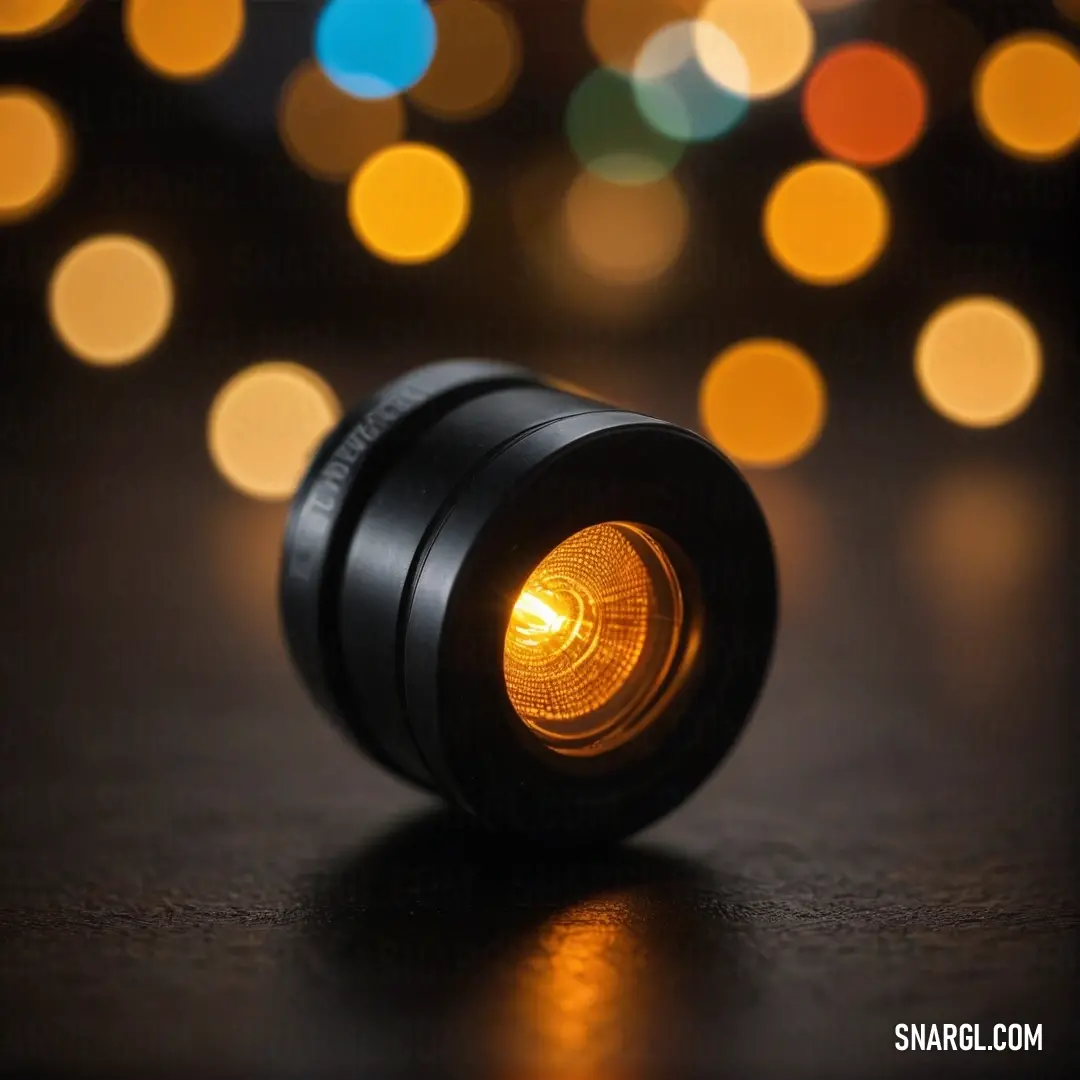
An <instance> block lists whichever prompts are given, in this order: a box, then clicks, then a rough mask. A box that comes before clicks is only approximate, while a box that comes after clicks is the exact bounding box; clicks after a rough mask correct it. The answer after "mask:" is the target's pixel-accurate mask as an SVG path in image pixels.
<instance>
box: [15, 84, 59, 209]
mask: <svg viewBox="0 0 1080 1080" xmlns="http://www.w3.org/2000/svg"><path fill="white" fill-rule="evenodd" d="M71 150H72V147H71V131H70V128H69V127H68V124H67V122H66V121H65V120H64V118H63V116H62V115H61V113H60V110H59V109H57V107H56V106H55V105H54V104H53V103H52V102H51V101H50V100H49V99H48V98H47V97H45V96H44V95H42V94H39V93H38V92H37V91H36V90H30V89H27V88H26V87H21V86H8V87H2V88H0V224H4V223H5V222H10V221H19V220H22V219H24V218H28V217H30V216H32V215H33V214H35V213H37V212H38V211H39V210H40V209H41V208H42V207H44V206H46V205H48V203H49V202H50V201H51V200H52V199H53V198H54V197H55V196H56V195H57V194H58V193H59V191H60V189H61V188H62V187H63V186H64V181H65V180H66V179H67V177H68V173H69V171H70V166H71Z"/></svg>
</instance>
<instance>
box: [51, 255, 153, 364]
mask: <svg viewBox="0 0 1080 1080" xmlns="http://www.w3.org/2000/svg"><path fill="white" fill-rule="evenodd" d="M173 302H174V300H173V284H172V277H171V276H170V274H169V268H168V267H167V266H166V265H165V261H164V259H162V257H161V256H160V255H159V254H158V253H157V252H156V251H155V250H154V249H153V248H152V247H150V245H149V244H146V243H144V242H143V241H142V240H138V239H136V238H135V237H133V236H124V235H120V234H107V235H103V236H95V237H92V238H90V239H89V240H84V241H83V242H82V243H81V244H78V245H76V246H75V247H74V248H72V249H71V251H69V252H68V253H67V254H66V255H65V256H64V257H63V258H62V259H61V260H60V262H59V263H58V264H57V266H56V269H55V270H54V271H53V274H52V278H51V280H50V282H49V295H48V309H49V319H50V321H51V322H52V325H53V329H54V330H55V331H56V334H57V336H58V337H59V338H60V340H61V342H63V344H64V346H65V347H66V348H67V350H68V351H69V352H70V353H72V354H73V355H74V356H76V357H77V358H78V359H80V360H83V361H85V362H86V363H88V364H95V365H98V366H101V367H115V366H118V365H120V364H128V363H131V362H132V361H133V360H138V359H139V358H140V357H141V356H145V355H146V353H148V352H150V350H151V349H153V348H154V347H155V346H156V345H157V344H158V342H159V341H160V340H161V338H162V337H163V336H164V334H165V331H166V330H167V329H168V326H169V322H170V321H171V319H172V313H173Z"/></svg>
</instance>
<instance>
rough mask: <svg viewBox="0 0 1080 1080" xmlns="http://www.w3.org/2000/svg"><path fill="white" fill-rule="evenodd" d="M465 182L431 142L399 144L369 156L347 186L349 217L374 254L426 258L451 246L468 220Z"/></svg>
mask: <svg viewBox="0 0 1080 1080" xmlns="http://www.w3.org/2000/svg"><path fill="white" fill-rule="evenodd" d="M469 212H470V194H469V182H468V180H467V179H466V178H465V174H464V173H463V172H462V171H461V168H460V167H459V166H458V164H457V162H455V161H454V159H453V158H451V157H449V156H448V155H447V154H445V153H443V152H442V151H441V150H438V149H436V148H435V147H434V146H427V145H425V144H423V143H399V144H397V145H396V146H391V147H388V148H387V149H385V150H380V151H379V153H377V154H375V155H373V156H372V157H370V158H368V160H367V161H366V162H365V163H364V164H363V165H362V166H361V168H360V171H359V172H357V174H356V176H355V177H353V181H352V183H351V185H350V186H349V221H350V223H351V225H352V228H353V231H354V232H355V233H356V235H357V237H358V238H359V240H360V241H361V243H363V244H364V246H365V247H366V248H367V249H368V250H369V251H371V252H372V253H373V254H375V255H378V256H379V257H380V258H382V259H385V260H386V261H387V262H394V263H424V262H430V261H431V260H433V259H437V258H438V257H439V256H440V255H444V254H445V253H446V252H447V251H449V250H450V249H451V248H452V247H453V246H454V245H455V244H456V243H457V242H458V240H459V239H460V237H461V234H462V233H463V232H464V231H465V227H466V226H467V225H468V222H469Z"/></svg>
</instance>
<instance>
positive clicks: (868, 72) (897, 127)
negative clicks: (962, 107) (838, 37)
mask: <svg viewBox="0 0 1080 1080" xmlns="http://www.w3.org/2000/svg"><path fill="white" fill-rule="evenodd" d="M928 110H929V95H928V93H927V90H926V83H925V81H924V80H923V77H922V75H921V74H920V72H919V70H918V68H917V67H916V66H915V65H914V64H913V63H912V62H911V61H910V60H909V59H908V58H907V57H906V56H904V55H903V54H902V53H899V52H897V51H896V50H895V49H890V48H889V47H888V46H887V45H881V44H879V43H878V42H873V41H856V42H852V43H850V44H847V45H841V46H840V47H839V48H837V49H834V50H833V51H832V52H831V53H829V54H828V56H826V57H825V58H824V59H823V60H822V61H821V62H820V63H819V64H818V65H817V67H816V68H815V69H814V71H813V72H812V73H811V75H810V78H809V79H807V81H806V86H805V88H804V90H803V119H804V120H805V122H806V127H807V130H808V131H809V132H810V136H811V137H812V138H813V140H814V142H816V143H817V144H818V146H819V147H821V149H822V150H823V151H824V152H825V153H826V154H828V155H830V156H831V157H836V158H841V159H842V160H844V161H850V162H852V163H853V164H856V165H864V166H871V167H873V166H879V165H887V164H888V163H889V162H892V161H896V160H897V159H898V158H901V157H903V156H904V155H905V154H907V153H909V152H910V151H911V150H912V148H913V147H914V146H915V144H916V143H917V142H918V141H919V137H920V136H921V135H922V133H923V131H924V130H925V128H926V118H927V113H928Z"/></svg>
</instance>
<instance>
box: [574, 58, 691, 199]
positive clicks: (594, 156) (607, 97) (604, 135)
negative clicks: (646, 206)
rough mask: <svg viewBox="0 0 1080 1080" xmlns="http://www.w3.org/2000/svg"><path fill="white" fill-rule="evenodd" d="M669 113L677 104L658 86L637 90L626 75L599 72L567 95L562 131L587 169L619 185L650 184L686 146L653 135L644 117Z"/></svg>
mask: <svg viewBox="0 0 1080 1080" xmlns="http://www.w3.org/2000/svg"><path fill="white" fill-rule="evenodd" d="M653 96H655V97H656V98H657V99H658V100H657V102H656V104H655V106H653V105H651V104H650V101H651V98H652V97H653ZM639 102H641V103H642V104H641V105H639ZM673 109H675V110H677V109H678V103H677V100H676V101H674V104H673V98H672V94H671V91H669V90H668V89H667V88H666V87H665V86H664V85H663V84H662V83H657V84H645V85H644V86H637V87H635V84H634V82H633V80H632V79H631V78H629V77H628V76H626V75H623V74H621V73H620V72H618V71H614V70H612V69H610V68H599V69H597V70H596V71H594V72H592V73H591V74H590V75H587V76H586V77H585V78H584V79H583V80H582V81H581V83H579V84H578V86H577V88H576V89H575V90H574V93H573V94H572V95H571V98H570V105H569V107H568V108H567V112H566V132H567V136H568V137H569V139H570V145H571V146H572V147H573V149H574V153H575V154H577V156H578V159H579V160H580V162H581V164H582V165H584V166H585V168H587V169H589V170H590V171H592V172H595V173H596V174H597V175H599V176H602V177H604V179H606V180H611V181H612V182H614V183H617V184H648V183H651V182H652V181H654V180H659V179H660V177H662V176H664V175H665V174H666V173H668V172H670V171H671V170H672V169H673V168H674V167H675V165H676V164H677V163H678V161H679V159H680V158H681V157H682V155H683V151H684V149H685V143H684V142H681V141H679V140H678V139H672V138H669V137H668V136H667V135H664V134H663V133H662V132H660V131H657V130H656V128H655V127H653V126H652V125H651V124H650V123H649V122H648V121H647V120H646V119H645V117H644V115H643V113H645V114H648V113H649V112H652V113H656V114H658V115H670V114H671V112H672V110H673Z"/></svg>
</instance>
